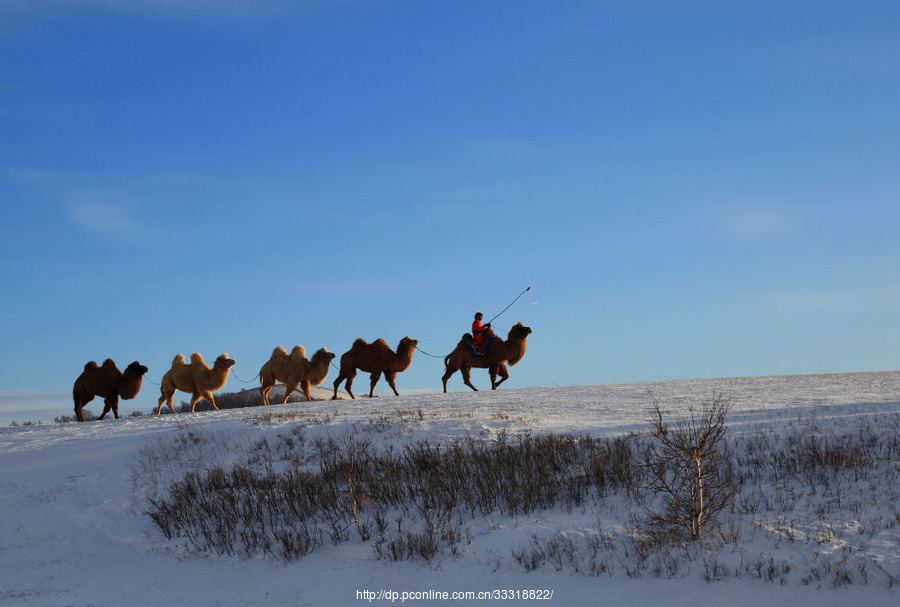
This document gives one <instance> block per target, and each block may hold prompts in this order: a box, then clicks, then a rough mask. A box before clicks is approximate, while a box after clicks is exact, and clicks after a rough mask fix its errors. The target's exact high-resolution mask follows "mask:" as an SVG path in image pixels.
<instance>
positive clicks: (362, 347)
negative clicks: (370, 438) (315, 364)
mask: <svg viewBox="0 0 900 607" xmlns="http://www.w3.org/2000/svg"><path fill="white" fill-rule="evenodd" d="M418 345H419V341H418V340H416V339H410V338H409V337H404V338H403V339H401V340H400V343H399V344H398V345H397V352H394V351H393V350H391V348H390V347H389V346H388V345H387V343H386V342H385V341H384V340H383V339H381V338H379V339H377V340H375V342H373V343H371V344H367V343H366V341H365V340H364V339H363V338H362V337H360V338H359V339H357V340H356V341H354V342H353V345H352V346H351V347H350V350H348V351H347V352H345V353H344V355H343V356H341V370H340V372H339V373H338V377H337V379H336V380H334V396H333V397H332V399H331V400H337V397H338V396H337V393H338V386H340V385H341V382H342V381H344V380H345V379H346V380H347V387H346V388H347V394H349V395H350V398H356V397H355V396H353V392H352V391H351V388H352V386H353V378H354V377H356V371H357V369H358V370H360V371H364V372H366V373H371V374H372V375H371V381H370V388H369V398H372V397H374V396H375V384H376V383H378V380H379V379H381V374H382V373H384V378H385V379H386V380H387V382H388V384H389V385H390V386H391V390H393V391H394V394H395V395H396V396H400V393H399V392H397V386H396V385H394V380H395V379H396V378H397V373H402V372H403V371H406V370H407V369H408V368H409V365H410V363H412V357H413V350H415V349H416V346H418Z"/></svg>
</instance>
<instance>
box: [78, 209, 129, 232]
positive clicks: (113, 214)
mask: <svg viewBox="0 0 900 607" xmlns="http://www.w3.org/2000/svg"><path fill="white" fill-rule="evenodd" d="M69 216H70V217H71V218H72V220H73V221H74V222H75V223H76V224H77V225H78V226H79V227H81V228H82V229H84V230H87V231H89V232H109V231H124V230H132V229H133V228H134V222H133V221H132V220H131V218H130V217H128V214H127V213H126V211H125V209H124V208H123V207H122V206H121V205H116V204H104V203H84V204H76V205H73V206H71V207H70V208H69Z"/></svg>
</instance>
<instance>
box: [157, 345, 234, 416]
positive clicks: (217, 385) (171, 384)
mask: <svg viewBox="0 0 900 607" xmlns="http://www.w3.org/2000/svg"><path fill="white" fill-rule="evenodd" d="M232 366H234V359H233V358H229V357H228V354H222V355H220V356H219V357H218V358H217V359H216V362H214V363H213V366H212V368H210V367H208V366H207V364H206V363H205V362H204V361H203V357H202V356H200V355H199V354H197V353H196V352H195V353H194V354H191V362H190V363H186V362H185V361H184V355H183V354H178V355H177V356H175V359H174V360H173V361H172V368H171V369H169V370H168V371H166V374H165V375H163V378H162V382H160V386H159V391H160V393H161V396H160V397H159V407H157V409H156V414H157V415H159V414H160V413H162V407H163V403H165V404H167V405H169V409H171V410H172V413H175V412H176V411H175V407H173V406H172V397H173V396H175V391H176V390H181V391H182V392H190V393H191V413H193V412H194V407H196V406H197V403H198V402H199V401H201V400H203V399H206V400H207V401H209V404H210V405H212V408H213V409H215V410H216V411H218V410H219V408H218V407H217V406H216V400H215V399H214V398H213V392H215V391H217V390H221V389H222V388H224V387H225V382H227V381H228V373H229V372H230V371H231V367H232Z"/></svg>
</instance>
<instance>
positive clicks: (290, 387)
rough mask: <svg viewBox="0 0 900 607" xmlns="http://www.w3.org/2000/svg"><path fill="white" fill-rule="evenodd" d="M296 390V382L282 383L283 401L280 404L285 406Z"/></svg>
mask: <svg viewBox="0 0 900 607" xmlns="http://www.w3.org/2000/svg"><path fill="white" fill-rule="evenodd" d="M296 389H297V382H295V381H286V382H284V400H283V401H281V404H282V405H283V404H285V403H287V402H288V399H289V398H290V397H291V394H293V393H294V390H296Z"/></svg>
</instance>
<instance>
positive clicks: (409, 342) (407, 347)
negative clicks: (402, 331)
mask: <svg viewBox="0 0 900 607" xmlns="http://www.w3.org/2000/svg"><path fill="white" fill-rule="evenodd" d="M418 345H419V340H418V339H411V338H410V337H409V335H407V336H406V337H404V338H403V339H401V340H400V345H398V346H397V352H400V351H401V350H402V351H411V350H412V349H413V348H415V347H416V346H418Z"/></svg>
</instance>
